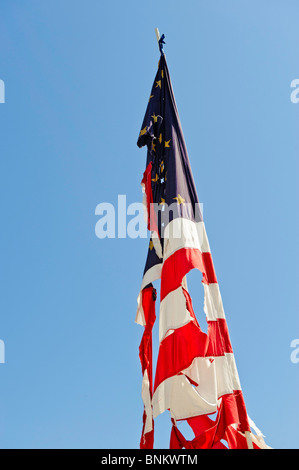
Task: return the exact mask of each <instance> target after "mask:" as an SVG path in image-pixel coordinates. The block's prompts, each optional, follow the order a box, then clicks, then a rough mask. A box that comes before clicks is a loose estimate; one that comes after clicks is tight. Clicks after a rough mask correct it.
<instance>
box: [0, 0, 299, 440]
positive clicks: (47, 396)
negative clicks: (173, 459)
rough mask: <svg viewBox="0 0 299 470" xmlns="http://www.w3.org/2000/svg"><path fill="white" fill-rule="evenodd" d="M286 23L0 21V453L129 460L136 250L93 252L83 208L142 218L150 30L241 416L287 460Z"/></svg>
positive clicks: (292, 65) (131, 3)
mask: <svg viewBox="0 0 299 470" xmlns="http://www.w3.org/2000/svg"><path fill="white" fill-rule="evenodd" d="M298 18H299V4H298V1H297V0H286V1H283V0H280V1H278V0H271V1H270V0H264V1H262V2H261V1H260V0H250V1H249V0H247V1H244V0H235V1H234V0H226V1H225V2H223V1H221V0H219V1H216V0H209V1H208V2H207V1H202V0H187V1H184V2H182V1H177V0H168V1H166V0H159V1H155V0H153V1H152V2H150V3H149V2H147V3H146V2H140V1H137V0H128V1H126V2H122V1H120V0H119V1H113V0H111V1H109V2H102V1H99V0H85V1H83V0H76V1H75V2H74V1H72V0H62V1H61V0H51V1H50V0H48V1H46V0H44V1H40V2H37V1H33V0H22V1H21V0H2V1H1V4H0V44H1V54H0V79H1V80H3V82H4V84H5V103H1V104H0V151H1V160H0V161H1V171H0V179H1V183H0V189H1V197H0V205H1V232H0V237H1V284H0V285H1V295H0V305H1V315H0V339H1V340H2V341H3V342H4V344H5V363H4V364H0V447H1V448H102V449H104V448H109V449H113V448H116V449H117V448H138V446H139V439H140V434H141V427H142V426H141V425H142V412H143V404H142V400H141V379H142V376H141V368H140V363H139V357H138V347H139V342H140V340H141V335H142V332H143V330H142V327H140V326H138V325H136V324H135V323H134V320H135V313H136V306H137V303H136V299H137V295H138V292H139V288H140V284H141V278H142V272H143V268H144V263H145V258H146V253H147V246H148V240H146V239H141V238H137V239H131V238H124V239H118V238H115V239H108V238H106V239H102V240H101V239H99V238H98V237H97V236H96V234H95V225H96V222H97V221H98V219H99V216H97V215H95V208H96V206H97V205H98V204H100V203H101V202H109V203H111V204H114V205H115V207H116V208H117V200H118V195H126V199H127V204H130V203H133V202H139V201H141V200H142V194H141V188H140V181H141V178H142V173H143V171H144V168H145V158H146V155H145V149H141V150H140V149H138V148H137V145H136V141H137V137H138V134H139V130H140V126H141V124H142V120H143V116H144V112H145V109H146V105H147V101H148V97H149V92H150V89H151V86H152V83H153V80H154V76H155V73H156V68H157V63H158V59H159V51H158V47H157V43H156V39H155V33H154V28H155V27H158V28H159V30H160V33H161V34H162V33H164V34H165V36H166V45H165V52H166V57H167V62H168V67H169V70H170V74H171V78H172V84H173V88H174V93H175V96H176V101H177V105H178V109H179V113H180V118H181V123H182V127H183V131H184V135H185V139H186V144H187V148H188V152H189V157H190V161H191V166H192V170H193V176H194V179H195V182H196V186H197V191H198V194H199V199H200V201H201V202H202V203H203V207H204V219H205V224H206V229H207V234H208V238H209V242H210V246H211V251H212V256H213V260H214V265H215V269H216V274H217V277H218V281H219V285H220V290H221V293H222V298H223V303H224V309H225V313H226V318H227V322H228V327H229V331H230V336H231V341H232V346H233V350H234V354H235V358H236V362H237V367H238V371H239V376H240V380H241V385H242V389H243V393H244V397H245V402H246V405H247V409H248V413H249V415H250V417H251V418H252V419H253V420H254V421H255V423H256V425H257V426H258V427H259V428H260V429H261V430H262V432H263V433H264V434H265V436H266V442H267V443H268V444H269V445H270V446H272V447H274V448H299V436H298V418H299V416H298V385H299V381H298V376H299V363H294V362H292V361H291V352H292V348H291V347H290V345H291V341H293V340H294V339H297V338H299V320H298V307H299V302H298V274H299V273H298V261H299V256H298V255H299V252H298V251H299V250H298V235H299V223H298V202H299V197H298V196H299V195H298V150H299V145H298V124H299V103H298V104H296V103H293V102H292V101H291V99H290V95H291V92H292V88H291V87H290V84H291V82H292V80H294V79H298V78H299V62H298V43H299V28H298ZM130 218H131V217H130V216H128V220H130ZM200 281H201V275H200V273H192V275H191V276H190V283H189V287H190V293H191V296H192V297H193V299H194V303H195V310H196V313H197V315H198V318H199V321H200V323H201V324H202V326H203V328H204V327H205V324H204V322H205V320H204V317H203V311H202V286H201V283H200ZM156 333H157V331H156V330H155V339H154V347H155V351H156V349H157V336H156ZM169 429H170V427H169V416H168V414H164V415H162V416H160V417H159V418H158V419H157V420H156V447H157V448H159V447H160V448H168V445H169Z"/></svg>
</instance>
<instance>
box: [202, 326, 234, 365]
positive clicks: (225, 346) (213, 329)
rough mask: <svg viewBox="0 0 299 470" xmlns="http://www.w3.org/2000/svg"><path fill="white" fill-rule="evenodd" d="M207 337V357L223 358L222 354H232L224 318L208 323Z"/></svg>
mask: <svg viewBox="0 0 299 470" xmlns="http://www.w3.org/2000/svg"><path fill="white" fill-rule="evenodd" d="M208 336H209V347H208V351H207V356H224V353H232V352H233V348H232V345H231V342H230V339H229V334H228V328H227V323H226V320H225V318H218V319H217V320H215V321H208Z"/></svg>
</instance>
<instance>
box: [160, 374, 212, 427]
mask: <svg viewBox="0 0 299 470" xmlns="http://www.w3.org/2000/svg"><path fill="white" fill-rule="evenodd" d="M167 409H170V411H171V416H172V417H173V418H174V419H176V420H177V419H186V418H189V417H191V416H198V415H200V414H207V413H213V412H214V411H216V410H217V400H215V401H214V402H213V403H210V402H208V401H206V400H205V399H204V398H203V397H201V396H200V395H199V393H198V392H197V390H196V389H195V388H194V387H193V386H192V385H191V383H190V382H189V380H188V379H187V377H185V376H184V375H176V376H174V377H170V378H168V379H166V380H164V382H162V383H161V384H160V385H159V386H158V387H157V389H156V391H155V393H154V396H153V416H154V418H156V417H157V416H158V415H159V414H161V413H163V412H164V411H166V410H167Z"/></svg>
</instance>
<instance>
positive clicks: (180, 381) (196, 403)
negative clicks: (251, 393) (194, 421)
mask: <svg viewBox="0 0 299 470" xmlns="http://www.w3.org/2000/svg"><path fill="white" fill-rule="evenodd" d="M182 374H183V375H176V376H173V377H170V378H168V379H166V380H164V381H163V382H162V383H161V384H160V385H159V386H158V387H157V389H156V390H155V393H154V396H153V415H154V418H156V417H157V416H158V415H159V414H161V413H163V412H164V411H165V410H167V409H170V411H171V415H172V416H173V417H174V418H175V419H186V418H190V417H192V416H197V415H202V414H207V413H212V412H214V411H216V410H217V400H218V399H219V398H220V397H221V396H222V395H225V394H227V393H233V392H234V390H241V386H240V381H239V376H238V373H237V369H236V367H235V359H234V355H233V353H227V354H225V356H219V357H218V356H217V357H196V358H195V359H194V360H193V362H192V364H191V366H190V367H189V368H187V369H185V370H183V371H182ZM187 377H189V378H190V379H191V380H192V381H193V382H195V383H196V384H198V385H197V386H195V385H192V384H191V383H190V381H189V380H188V378H187Z"/></svg>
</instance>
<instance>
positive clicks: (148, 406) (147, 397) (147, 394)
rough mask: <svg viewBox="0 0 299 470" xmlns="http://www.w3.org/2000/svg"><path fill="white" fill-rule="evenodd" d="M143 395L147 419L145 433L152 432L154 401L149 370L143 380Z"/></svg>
mask: <svg viewBox="0 0 299 470" xmlns="http://www.w3.org/2000/svg"><path fill="white" fill-rule="evenodd" d="M141 396H142V400H143V403H144V409H145V412H146V421H145V426H144V434H146V433H147V432H150V431H151V430H152V428H153V411H152V403H151V397H150V390H149V379H148V374H147V370H145V372H144V375H143V380H142V389H141Z"/></svg>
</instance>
